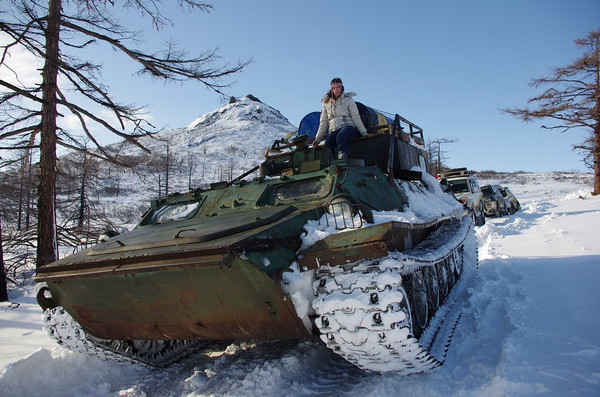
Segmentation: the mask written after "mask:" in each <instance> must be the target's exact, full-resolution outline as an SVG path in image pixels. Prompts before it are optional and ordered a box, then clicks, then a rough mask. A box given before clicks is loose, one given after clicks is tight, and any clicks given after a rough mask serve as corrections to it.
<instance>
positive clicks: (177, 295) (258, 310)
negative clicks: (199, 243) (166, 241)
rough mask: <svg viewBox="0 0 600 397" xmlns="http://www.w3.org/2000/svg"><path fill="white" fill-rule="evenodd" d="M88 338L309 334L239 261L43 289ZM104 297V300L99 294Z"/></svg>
mask: <svg viewBox="0 0 600 397" xmlns="http://www.w3.org/2000/svg"><path fill="white" fill-rule="evenodd" d="M48 287H49V288H50V291H51V292H52V295H53V297H55V298H56V299H57V300H58V301H60V302H61V304H62V305H63V306H64V307H65V309H66V310H67V311H68V312H69V313H70V314H71V315H72V316H73V317H74V318H75V319H76V320H77V321H78V322H79V323H80V324H81V325H82V327H83V328H84V329H85V330H86V331H87V332H89V333H90V334H92V335H94V336H97V337H101V338H107V339H215V340H219V339H220V340H227V339H283V338H302V337H307V336H309V335H310V334H309V332H308V331H307V330H306V328H305V327H304V326H303V325H302V323H301V321H300V320H299V318H298V317H297V315H296V313H295V311H294V309H293V306H292V305H291V301H290V300H284V299H283V294H282V292H281V288H280V286H279V285H278V284H277V283H276V282H275V281H274V280H273V279H272V278H270V277H268V276H266V275H265V274H264V273H263V272H262V271H260V270H258V269H256V268H255V267H254V266H253V265H251V264H249V263H248V262H246V261H244V260H242V259H240V258H230V260H229V261H228V263H227V264H226V265H223V264H222V263H216V264H214V265H213V266H207V265H205V264H204V265H202V266H196V267H194V266H191V267H190V266H188V267H172V268H168V269H163V270H156V271H146V272H142V273H121V274H118V275H98V276H96V277H86V278H78V279H74V278H73V279H62V280H57V281H50V282H48ZM100 291H101V293H99V292H100Z"/></svg>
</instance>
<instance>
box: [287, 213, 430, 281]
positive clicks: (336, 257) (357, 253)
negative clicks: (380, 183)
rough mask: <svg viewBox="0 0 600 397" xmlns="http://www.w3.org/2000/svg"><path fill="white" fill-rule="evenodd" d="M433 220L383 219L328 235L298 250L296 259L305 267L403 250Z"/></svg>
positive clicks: (414, 242) (423, 234) (426, 231)
mask: <svg viewBox="0 0 600 397" xmlns="http://www.w3.org/2000/svg"><path fill="white" fill-rule="evenodd" d="M436 227H437V223H436V222H432V223H425V224H409V223H404V222H393V221H392V222H386V223H382V224H379V225H373V226H368V227H364V228H361V229H356V230H351V231H346V232H343V233H337V234H333V235H330V236H327V237H326V238H324V239H323V240H320V241H318V242H316V243H315V244H313V245H312V246H310V247H308V248H307V249H305V250H303V251H301V252H300V253H299V259H298V263H299V264H300V265H301V266H303V267H306V268H308V269H314V268H316V266H317V264H321V265H329V266H339V265H343V264H346V263H352V262H356V261H359V260H361V259H373V258H379V257H384V256H386V255H387V254H388V251H400V252H401V251H405V250H407V249H410V248H412V247H414V246H415V245H417V244H419V243H420V242H421V241H423V240H424V239H425V238H426V237H427V236H428V235H429V234H430V233H431V232H432V231H433V230H434V229H435V228H436Z"/></svg>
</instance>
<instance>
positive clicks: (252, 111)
mask: <svg viewBox="0 0 600 397" xmlns="http://www.w3.org/2000/svg"><path fill="white" fill-rule="evenodd" d="M219 122H223V123H224V122H226V123H228V124H229V123H231V124H233V125H236V124H244V123H256V122H258V123H264V124H273V125H280V124H281V125H282V127H285V128H288V129H289V125H290V123H289V121H288V120H287V119H286V118H285V117H283V115H282V114H281V113H280V112H279V111H278V110H276V109H273V108H272V107H271V106H269V105H267V104H264V103H262V102H261V101H260V100H259V99H258V98H256V97H255V96H253V95H252V94H249V95H247V96H245V97H242V98H236V97H231V99H230V101H229V103H228V104H227V105H225V106H222V107H220V108H219V109H217V110H215V111H213V112H209V113H206V114H204V115H202V116H200V117H198V118H197V119H196V120H194V121H193V122H192V123H190V124H189V125H188V126H187V127H186V129H187V130H189V131H191V130H201V129H202V128H205V127H207V126H210V125H211V124H214V123H219Z"/></svg>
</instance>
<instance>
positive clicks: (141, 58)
mask: <svg viewBox="0 0 600 397" xmlns="http://www.w3.org/2000/svg"><path fill="white" fill-rule="evenodd" d="M177 3H178V6H179V7H181V8H183V9H186V10H188V11H204V12H209V11H210V10H211V9H212V6H211V5H209V4H206V3H202V2H198V1H196V0H178V2H177ZM121 8H123V9H133V10H137V11H138V12H139V13H140V14H141V15H142V16H144V17H147V18H148V20H149V21H150V22H151V23H152V25H153V28H155V29H161V28H163V27H165V26H168V25H169V24H172V22H171V21H170V20H169V19H168V18H166V17H165V15H164V12H163V11H161V10H162V8H163V5H162V1H161V0H122V1H120V2H119V1H106V0H47V1H42V0H4V1H3V2H2V5H0V39H2V41H1V42H0V72H2V68H4V72H5V73H4V74H2V73H0V143H1V144H0V149H25V150H32V149H36V150H39V166H40V178H39V185H38V227H37V231H38V233H37V234H38V237H37V238H38V242H37V266H38V267H39V266H42V265H44V264H47V263H49V262H52V261H54V260H56V259H57V255H58V254H57V244H56V230H55V229H56V220H55V194H56V160H57V159H56V153H57V145H60V146H62V147H65V148H67V149H71V150H76V151H88V149H87V148H86V146H85V145H84V144H83V142H84V140H85V142H88V141H89V142H91V143H92V145H91V146H92V149H93V151H92V150H89V151H88V153H89V154H90V155H91V156H96V157H100V158H103V159H105V160H109V161H111V162H116V163H119V159H118V158H115V157H114V156H112V155H111V154H110V153H109V152H107V151H106V150H105V149H103V147H102V146H101V145H100V143H99V142H98V140H97V139H96V137H95V136H94V133H93V131H94V128H96V129H98V128H99V129H103V130H108V131H109V132H111V133H113V134H115V135H117V136H118V137H120V138H121V139H124V140H126V141H129V142H131V143H132V144H135V145H138V146H139V147H140V148H142V149H143V150H146V149H145V148H144V147H143V146H142V145H141V144H139V143H138V142H137V138H139V137H141V136H144V135H148V134H151V133H153V132H155V129H154V127H153V126H152V125H150V124H149V123H147V122H146V120H145V118H144V113H143V108H141V107H137V106H134V105H123V104H119V103H117V102H116V101H115V100H114V99H113V98H112V96H111V95H110V90H109V88H108V87H107V86H106V85H105V84H104V83H103V82H102V81H101V79H100V77H99V73H100V72H101V70H102V66H101V65H98V64H95V63H94V62H92V61H89V60H85V59H83V60H82V59H80V58H79V57H78V56H77V55H79V54H83V57H84V58H85V51H88V49H89V48H90V47H91V46H92V45H105V46H108V47H110V48H112V49H113V50H115V51H116V52H117V53H118V54H121V55H123V56H125V57H127V58H128V59H129V60H130V61H132V62H133V63H135V64H137V65H138V66H139V67H140V70H139V74H142V75H144V74H145V75H150V76H151V77H154V78H156V79H159V80H162V81H187V80H191V81H196V82H199V83H200V84H203V85H205V86H206V87H208V88H209V89H210V90H212V91H214V92H216V93H218V94H220V95H223V92H222V89H223V88H225V87H227V86H229V85H230V84H226V83H224V82H223V81H224V79H225V78H226V77H229V76H230V75H233V74H235V73H238V72H240V71H241V70H242V69H243V68H244V67H246V66H247V65H248V63H249V62H250V61H244V62H241V61H239V62H237V63H236V64H234V65H229V64H228V63H223V64H221V65H220V66H218V65H217V64H216V61H217V60H218V55H217V53H216V50H209V51H206V52H203V53H201V54H199V55H197V56H190V55H188V53H187V52H186V51H184V50H182V49H179V48H178V47H177V46H176V45H175V44H173V43H168V44H167V45H166V48H164V49H163V50H161V51H158V52H146V51H144V50H141V49H139V46H140V43H141V41H140V39H139V37H138V34H136V33H134V32H131V31H129V30H127V29H126V28H124V27H123V26H121V25H120V24H119V23H118V20H117V19H116V18H114V17H112V11H117V12H118V11H121ZM17 49H19V50H22V49H25V50H26V51H27V52H28V53H30V54H31V55H33V56H34V57H35V58H36V59H37V60H38V61H39V62H40V64H43V68H42V75H41V81H38V82H37V83H34V84H27V83H26V82H25V80H24V79H23V78H21V77H22V76H21V74H22V73H23V70H22V69H21V68H19V67H18V66H13V65H11V60H12V59H11V51H16V50H17ZM6 71H9V73H10V74H12V78H2V76H5V75H6ZM106 110H108V111H109V112H106ZM107 113H110V116H105V114H107ZM66 115H70V116H74V118H75V119H76V120H77V121H78V124H79V127H78V130H79V131H73V130H72V129H67V128H66V127H65V126H63V125H61V123H60V119H59V118H62V117H65V116H66ZM92 125H93V127H94V128H92ZM78 134H81V135H78Z"/></svg>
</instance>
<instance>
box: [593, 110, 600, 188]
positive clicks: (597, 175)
mask: <svg viewBox="0 0 600 397" xmlns="http://www.w3.org/2000/svg"><path fill="white" fill-rule="evenodd" d="M598 107H599V108H600V105H598ZM594 194H595V195H596V194H600V121H599V122H596V126H595V127H594Z"/></svg>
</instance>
